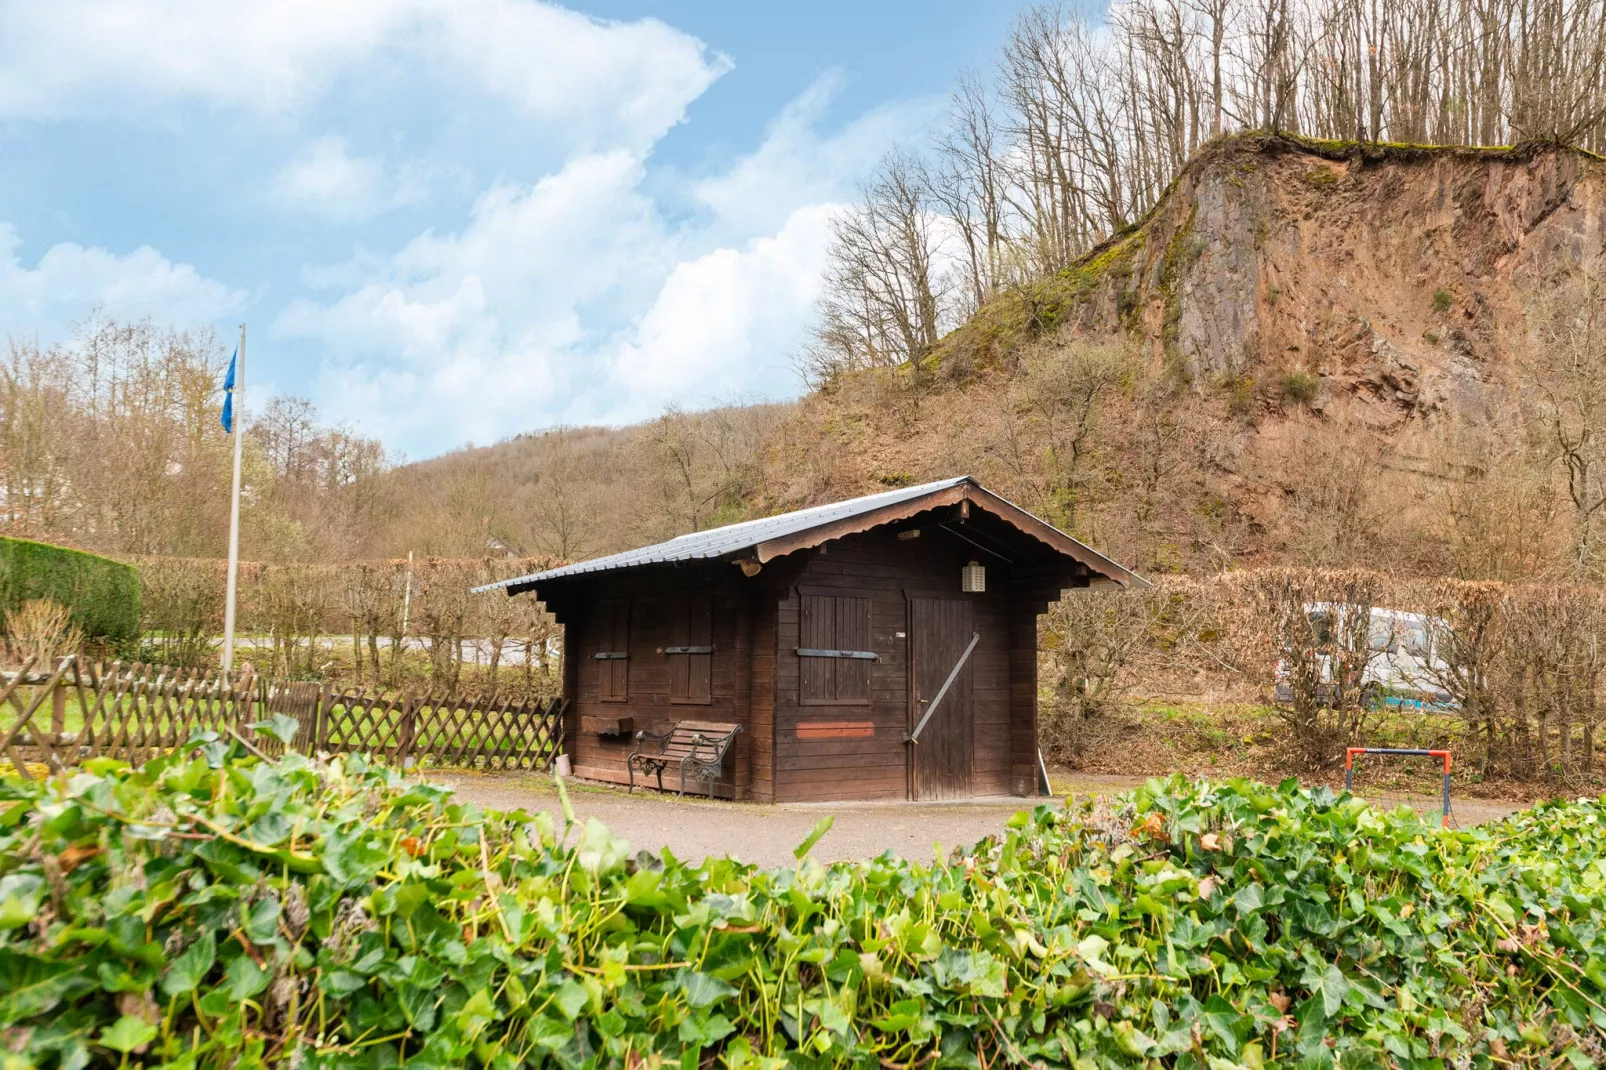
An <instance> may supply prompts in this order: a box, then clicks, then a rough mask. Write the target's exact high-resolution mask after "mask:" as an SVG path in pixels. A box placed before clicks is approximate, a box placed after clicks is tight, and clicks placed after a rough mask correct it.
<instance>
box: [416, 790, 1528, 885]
mask: <svg viewBox="0 0 1606 1070" xmlns="http://www.w3.org/2000/svg"><path fill="white" fill-rule="evenodd" d="M430 779H432V780H435V781H440V782H445V783H448V784H451V785H453V786H454V787H455V788H456V789H457V791H458V793H459V794H460V795H462V796H463V797H465V798H468V799H471V800H473V801H474V802H476V803H478V804H480V805H481V806H486V807H492V808H495V809H499V810H513V809H518V808H520V807H523V808H524V809H526V810H530V811H536V810H552V811H556V810H557V809H558V797H557V793H556V791H555V790H554V789H553V786H552V778H551V777H549V776H546V775H545V774H535V773H471V772H461V771H447V770H443V771H437V772H434V773H432V774H431V776H430ZM1142 783H1143V778H1142V777H1118V776H1088V777H1079V776H1074V775H1066V774H1062V775H1059V776H1056V777H1055V778H1054V787H1055V790H1056V791H1057V792H1062V793H1063V792H1069V793H1070V794H1072V795H1087V794H1107V793H1114V792H1119V791H1127V790H1130V789H1132V788H1134V787H1137V786H1138V785H1140V784H1142ZM568 788H569V801H570V803H571V804H572V805H573V807H574V811H575V816H576V817H578V818H579V819H580V820H581V821H585V820H586V819H587V818H592V817H595V818H597V819H599V820H600V821H602V823H603V824H605V825H607V826H608V828H609V829H611V830H612V831H613V833H614V835H616V836H621V837H623V838H624V839H625V840H628V841H629V843H630V849H631V850H632V851H636V850H640V849H642V848H646V849H648V850H657V849H659V848H661V847H668V848H669V849H670V850H672V851H673V852H674V853H675V855H676V856H677V857H679V858H681V859H683V860H686V861H688V862H698V861H701V860H702V859H703V858H705V857H706V856H708V855H716V856H718V855H727V854H728V855H731V856H732V857H735V858H739V859H741V860H742V861H743V862H754V863H757V864H759V865H761V866H778V865H783V864H790V863H792V862H793V861H794V859H793V856H792V849H793V848H794V847H796V846H797V845H798V844H799V843H801V842H803V840H804V838H805V837H807V836H808V834H809V831H810V830H811V829H813V828H814V824H815V822H817V821H819V820H820V818H822V817H825V816H826V815H827V814H835V815H836V823H835V824H834V825H833V826H832V828H831V831H830V832H829V833H827V834H826V836H825V837H824V838H823V839H822V840H820V842H819V843H818V844H817V845H816V846H815V848H814V850H813V851H812V852H811V853H812V854H813V856H814V857H815V858H817V859H819V860H820V861H822V862H831V861H837V860H846V859H865V858H874V857H875V856H876V855H879V854H881V853H882V852H884V851H893V852H894V853H896V854H899V855H902V856H903V857H905V858H912V859H920V860H927V859H930V858H932V857H933V854H934V851H935V845H937V844H941V845H942V848H943V850H944V851H946V850H947V849H948V848H951V847H954V846H956V845H959V844H969V843H974V842H976V841H977V840H979V839H981V838H982V837H983V836H988V835H991V834H993V833H995V832H998V831H1000V830H1001V829H1002V828H1003V827H1004V822H1005V821H1007V820H1008V819H1009V817H1010V815H1012V814H1015V813H1017V812H1018V811H1020V810H1023V809H1026V808H1027V807H1028V806H1029V805H1030V803H1029V802H1028V801H1027V800H1024V799H1018V800H983V801H978V802H958V803H852V802H842V803H809V804H792V805H786V804H782V805H776V806H763V805H757V804H753V803H731V802H720V801H713V800H708V799H685V800H681V799H678V798H676V797H675V796H673V795H656V794H653V793H650V792H641V793H638V794H636V795H627V794H626V793H625V792H624V791H623V790H621V789H618V788H609V787H601V786H596V785H590V784H576V783H573V782H570V783H569V785H568ZM1454 808H1455V814H1456V818H1457V821H1458V823H1459V824H1461V825H1469V824H1478V823H1481V822H1484V821H1492V820H1498V819H1499V818H1501V817H1504V816H1505V815H1506V814H1509V813H1511V812H1512V811H1514V810H1516V809H1518V807H1517V806H1516V805H1515V804H1509V803H1495V802H1484V801H1479V800H1471V799H1464V800H1456V801H1455V804H1454Z"/></svg>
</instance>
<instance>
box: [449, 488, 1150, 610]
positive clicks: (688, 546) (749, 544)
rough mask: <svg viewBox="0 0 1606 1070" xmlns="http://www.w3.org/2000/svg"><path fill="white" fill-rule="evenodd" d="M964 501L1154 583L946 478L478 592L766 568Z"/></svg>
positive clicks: (1113, 577) (1122, 577) (1060, 547)
mask: <svg viewBox="0 0 1606 1070" xmlns="http://www.w3.org/2000/svg"><path fill="white" fill-rule="evenodd" d="M961 501H969V502H972V503H974V504H975V505H976V506H978V507H979V508H981V509H982V510H984V511H985V512H988V513H991V514H993V515H994V516H996V517H998V518H999V519H1001V520H1003V521H1004V522H1005V523H1007V524H1008V525H1010V526H1011V527H1013V528H1015V529H1016V530H1018V531H1020V532H1021V533H1022V534H1025V535H1028V536H1031V537H1033V538H1035V539H1036V540H1037V541H1039V542H1041V543H1043V544H1045V545H1046V546H1047V547H1049V548H1051V549H1053V550H1056V551H1058V552H1059V553H1061V554H1063V555H1065V556H1067V557H1071V558H1074V559H1075V560H1077V561H1080V562H1081V563H1082V564H1083V565H1086V566H1087V567H1088V569H1089V570H1090V571H1091V572H1094V573H1097V574H1099V575H1100V576H1103V577H1104V578H1106V579H1108V580H1110V581H1113V582H1114V583H1116V584H1119V585H1120V586H1122V587H1129V586H1135V587H1147V586H1148V582H1147V581H1146V580H1144V579H1143V578H1142V577H1141V576H1138V575H1137V574H1136V573H1134V572H1131V571H1129V570H1127V569H1126V568H1124V567H1122V566H1121V565H1118V564H1116V563H1115V562H1114V561H1111V560H1110V559H1109V558H1107V557H1105V556H1104V555H1103V554H1101V553H1099V552H1098V551H1096V550H1093V549H1091V548H1090V547H1088V546H1085V545H1084V544H1082V543H1081V542H1078V541H1077V540H1076V539H1073V538H1072V537H1071V536H1069V535H1067V534H1065V533H1064V532H1063V531H1060V530H1059V529H1058V528H1056V527H1054V526H1053V525H1052V524H1049V523H1048V522H1047V521H1044V520H1041V519H1039V518H1037V517H1035V516H1033V515H1032V514H1031V513H1028V512H1027V511H1026V510H1024V509H1022V508H1020V507H1019V506H1017V505H1015V504H1014V503H1012V502H1010V501H1007V500H1006V499H1004V498H1001V497H999V496H998V495H996V494H994V493H993V492H992V491H990V490H987V489H986V488H985V487H983V486H982V485H981V484H980V483H978V482H976V481H975V480H974V479H972V478H971V477H970V476H955V477H953V478H951V479H940V480H938V481H936V482H935V483H922V484H921V485H919V486H917V487H899V488H898V489H896V490H888V491H882V492H881V493H879V494H866V495H864V496H863V497H861V498H849V499H848V500H846V501H840V502H833V503H831V504H830V505H817V506H814V507H813V508H810V509H798V510H795V511H793V512H790V513H780V514H777V515H775V516H766V517H761V518H759V519H757V520H746V521H743V522H742V523H739V524H727V525H725V526H724V527H719V528H710V529H709V530H707V531H694V532H691V533H690V534H687V535H681V536H678V537H676V538H673V539H670V540H668V541H667V542H660V543H655V544H654V545H652V546H643V547H641V548H640V549H636V550H626V551H624V552H623V553H617V554H609V555H607V556H605V557H596V558H592V559H591V560H589V561H578V562H576V563H574V564H572V565H564V566H562V567H561V568H553V569H548V570H546V571H545V572H535V573H531V574H530V575H528V576H516V577H514V578H512V579H507V580H501V581H499V582H497V583H488V584H485V585H484V586H482V587H476V588H474V591H475V593H479V592H482V591H493V590H497V589H498V588H501V589H505V590H506V591H507V593H508V594H518V593H520V592H522V591H526V590H529V589H530V588H532V587H534V586H536V585H537V584H541V583H546V582H548V581H551V580H561V579H568V578H570V577H575V576H583V575H587V574H589V573H596V572H614V571H618V570H620V569H630V568H639V567H641V566H644V565H660V564H674V563H677V562H687V561H701V560H711V559H719V558H726V559H731V560H749V561H754V562H757V563H759V564H762V563H764V562H767V561H771V560H773V559H775V558H777V557H781V556H783V555H785V554H788V553H793V552H795V551H797V550H803V549H810V548H813V547H816V546H819V545H820V544H822V543H825V542H828V541H830V540H831V539H836V538H841V537H842V536H844V535H850V534H854V533H856V532H860V531H866V530H869V529H870V528H872V527H879V526H880V525H882V524H887V523H891V522H893V521H896V520H902V519H905V518H907V517H910V516H913V515H915V514H917V513H921V512H924V511H925V510H928V509H933V508H937V507H939V506H943V505H952V504H957V503H959V502H961Z"/></svg>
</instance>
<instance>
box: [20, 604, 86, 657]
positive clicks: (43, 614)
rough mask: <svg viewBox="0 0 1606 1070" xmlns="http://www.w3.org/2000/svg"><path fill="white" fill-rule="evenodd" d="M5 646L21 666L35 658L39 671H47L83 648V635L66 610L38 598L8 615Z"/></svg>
mask: <svg viewBox="0 0 1606 1070" xmlns="http://www.w3.org/2000/svg"><path fill="white" fill-rule="evenodd" d="M6 645H7V646H8V647H9V648H10V650H11V656H12V657H13V658H15V659H16V660H17V661H18V662H23V661H26V660H27V659H29V658H33V659H34V665H35V666H36V667H38V668H41V669H45V670H46V671H48V667H49V666H53V665H54V664H55V662H56V659H57V658H61V657H66V656H68V655H72V654H77V653H78V652H79V651H80V650H81V649H82V648H83V645H84V633H83V631H82V630H80V629H79V627H78V626H77V625H76V624H74V623H73V622H72V614H71V612H69V611H68V609H67V607H66V606H64V605H61V604H60V603H58V602H52V601H49V600H48V599H43V598H37V599H34V600H33V601H30V602H24V603H22V605H20V606H18V607H17V608H16V609H13V610H10V611H9V612H7V613H6Z"/></svg>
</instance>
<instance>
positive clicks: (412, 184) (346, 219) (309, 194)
mask: <svg viewBox="0 0 1606 1070" xmlns="http://www.w3.org/2000/svg"><path fill="white" fill-rule="evenodd" d="M429 182H430V174H429V169H428V168H427V167H425V166H424V165H423V164H421V163H416V162H414V163H409V164H406V165H404V166H402V167H399V168H394V169H387V168H386V166H385V163H384V161H382V160H380V159H378V158H376V157H371V156H353V155H351V153H350V152H349V151H347V148H346V141H345V139H344V138H340V137H321V138H318V139H317V140H315V141H313V142H312V143H310V144H309V145H308V146H307V148H306V150H305V151H304V152H302V153H301V154H300V155H299V156H297V157H296V158H295V159H293V160H291V161H290V162H289V163H287V164H285V165H284V167H283V168H282V169H281V170H280V171H279V173H278V174H277V175H276V176H274V179H273V182H272V184H271V187H270V194H271V196H272V198H273V200H274V201H275V202H276V203H278V204H279V205H280V206H281V207H284V208H287V209H290V210H292V211H303V212H311V213H313V214H315V215H319V216H322V217H323V218H324V219H327V220H329V221H330V222H332V223H352V222H361V221H362V220H365V219H370V218H372V217H374V216H376V215H379V214H381V213H382V212H387V211H390V210H391V209H394V208H400V207H403V206H404V205H408V204H414V203H416V202H418V201H421V200H423V199H424V198H425V197H426V196H427V195H428V192H429Z"/></svg>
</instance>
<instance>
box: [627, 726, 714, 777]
mask: <svg viewBox="0 0 1606 1070" xmlns="http://www.w3.org/2000/svg"><path fill="white" fill-rule="evenodd" d="M741 730H742V726H741V725H739V724H729V723H726V722H724V721H676V722H675V723H674V724H673V725H671V726H670V728H669V731H667V732H637V733H636V749H635V750H633V751H631V752H630V760H629V761H628V762H627V763H626V765H627V766H628V767H629V770H630V790H631V791H635V790H636V773H637V771H640V772H641V774H642V775H643V776H647V775H652V776H656V777H657V778H658V790H659V791H663V790H664V770H665V769H667V768H668V767H669V766H671V765H676V766H679V767H680V794H682V795H685V794H686V777H687V776H688V775H690V776H692V777H694V778H696V779H698V780H701V781H703V783H704V786H705V790H706V791H707V792H708V794H709V795H713V793H714V781H716V780H718V779H719V778H720V774H721V772H722V771H723V768H724V764H725V755H726V753H727V752H728V751H729V750H730V748H731V743H732V742H734V741H735V739H736V733H738V732H740V731H741Z"/></svg>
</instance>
